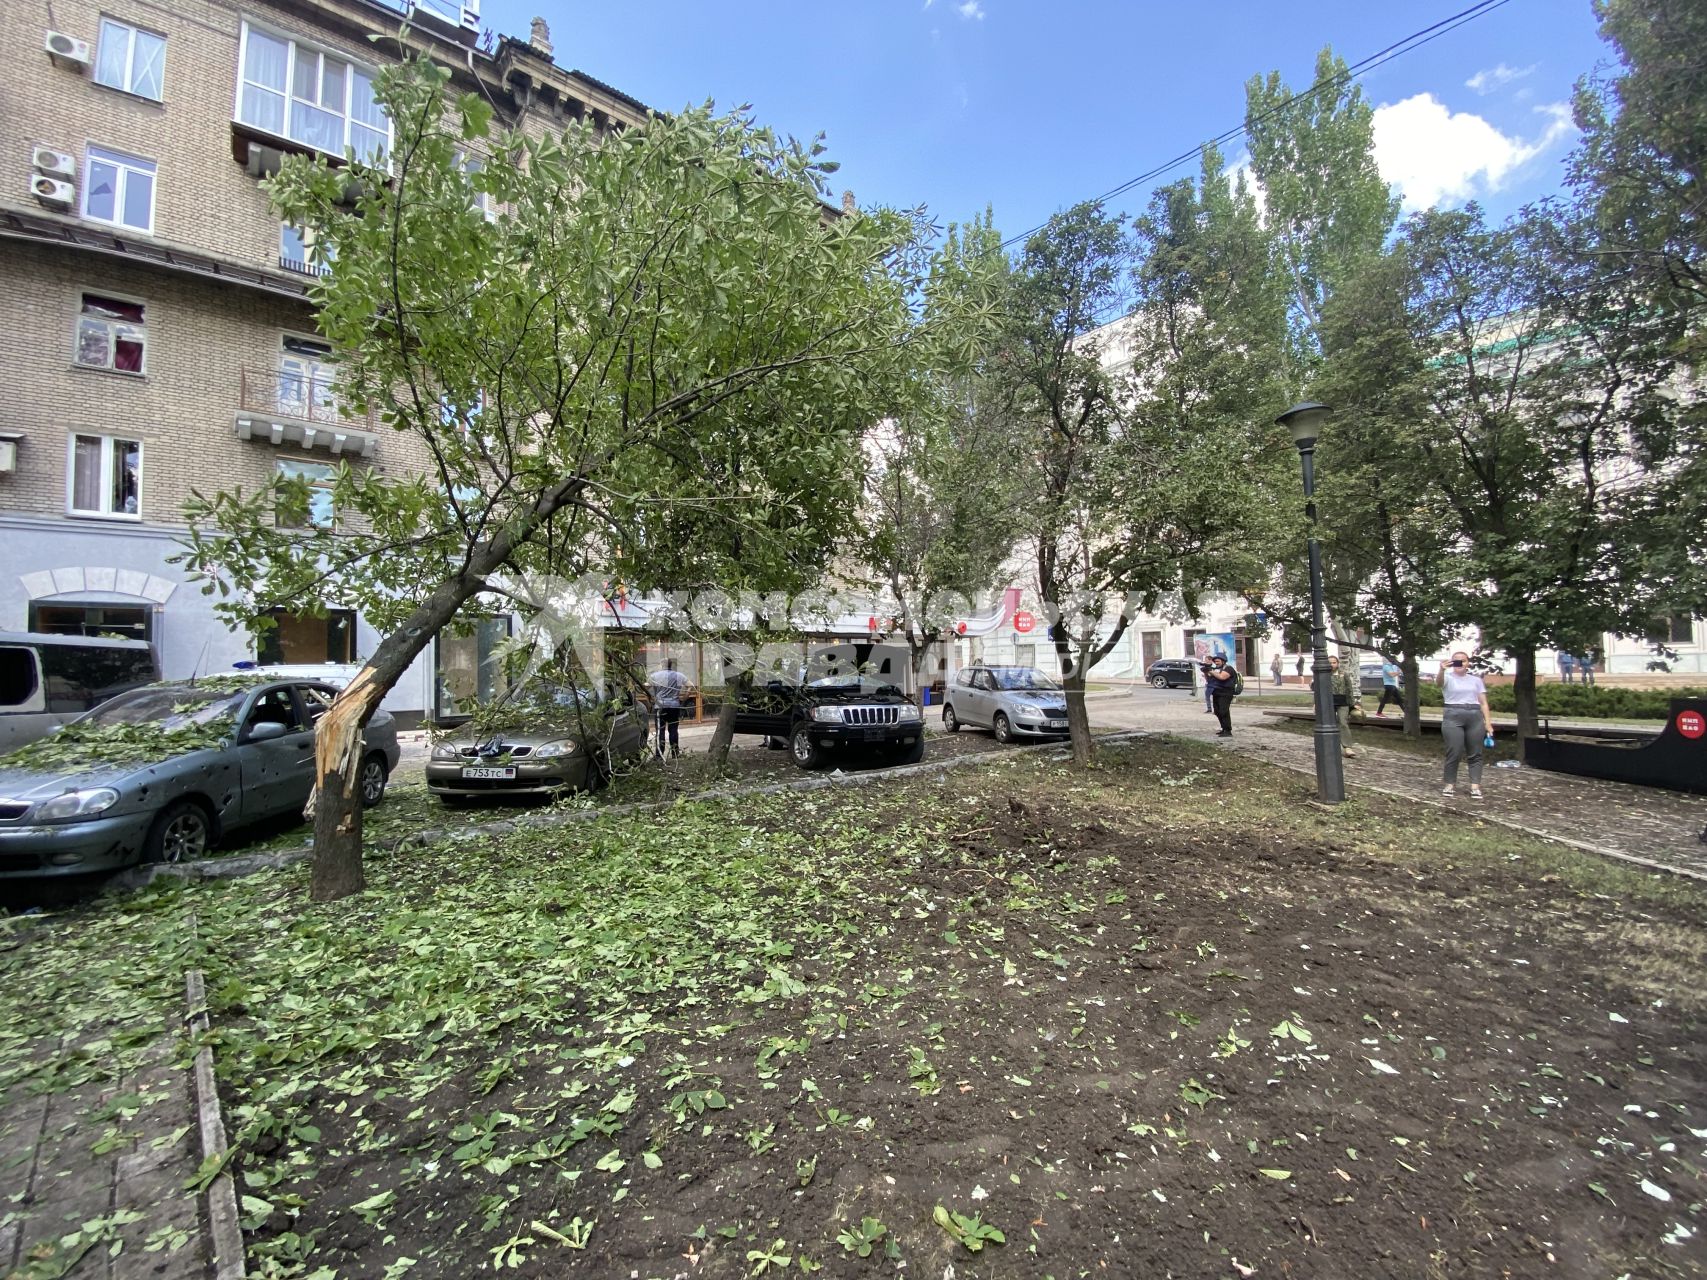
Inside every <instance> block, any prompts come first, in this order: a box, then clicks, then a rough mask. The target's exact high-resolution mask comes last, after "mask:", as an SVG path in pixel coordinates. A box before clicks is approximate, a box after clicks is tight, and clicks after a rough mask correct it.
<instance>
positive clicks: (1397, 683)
mask: <svg viewBox="0 0 1707 1280" xmlns="http://www.w3.org/2000/svg"><path fill="white" fill-rule="evenodd" d="M1403 679H1404V673H1403V672H1402V671H1400V670H1399V664H1398V663H1396V662H1394V661H1393V660H1392V659H1391V658H1389V657H1388V656H1387V655H1386V654H1382V655H1381V702H1380V705H1378V706H1377V707H1376V708H1375V714H1376V716H1377V717H1378V718H1382V719H1385V718H1386V715H1387V703H1388V702H1389V701H1391V702H1392V704H1393V705H1394V706H1395V707H1397V708H1399V713H1400V714H1401V715H1403V714H1404V711H1405V695H1404V685H1403V683H1402V681H1403Z"/></svg>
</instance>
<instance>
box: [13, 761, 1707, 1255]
mask: <svg viewBox="0 0 1707 1280" xmlns="http://www.w3.org/2000/svg"><path fill="white" fill-rule="evenodd" d="M1308 787H1309V784H1308V782H1307V781H1306V780H1305V779H1303V778H1301V777H1299V776H1297V775H1295V774H1291V773H1286V772H1282V771H1279V770H1275V769H1272V768H1270V767H1267V766H1265V765H1262V764H1259V763H1256V762H1253V761H1250V760H1247V759H1243V758H1240V757H1238V756H1236V755H1233V754H1230V753H1222V752H1214V751H1212V750H1210V749H1208V748H1206V747H1203V746H1200V745H1197V744H1193V743H1188V742H1183V741H1179V740H1173V739H1158V740H1154V741H1147V742H1142V743H1138V744H1135V745H1131V746H1127V747H1122V748H1117V749H1105V751H1104V753H1103V758H1102V760H1101V763H1100V764H1099V765H1098V766H1097V767H1095V768H1093V769H1092V770H1090V771H1088V772H1080V771H1073V770H1071V769H1069V768H1067V767H1065V766H1064V765H1062V764H1060V763H1058V762H1052V761H1049V760H1047V759H1044V758H1040V757H1038V756H1036V755H1031V756H1025V757H1016V758H1011V759H1008V760H1003V761H1000V762H997V763H994V764H991V765H988V766H986V767H984V768H981V769H978V770H974V771H962V772H958V773H951V774H946V775H942V776H940V777H936V778H920V779H913V780H909V781H897V782H895V783H893V784H884V785H881V786H875V787H866V788H861V789H860V790H859V792H858V793H857V794H848V793H834V792H830V793H826V792H819V793H811V794H795V795H781V796H767V797H746V798H742V799H739V800H735V801H721V802H694V801H689V802H685V803H683V804H681V805H678V806H675V807H673V808H671V809H670V810H668V811H666V812H664V813H661V814H656V813H655V814H649V815H645V816H644V819H643V820H630V821H627V822H624V821H621V820H618V819H614V818H607V819H601V820H598V821H595V822H591V823H587V824H584V825H583V826H582V827H580V828H577V829H575V830H573V831H570V830H567V829H562V830H555V831H551V832H539V833H529V834H527V835H521V834H516V835H510V836H505V837H503V838H501V839H492V838H490V837H488V836H482V835H481V834H480V833H479V832H477V831H471V832H468V833H466V835H465V836H464V837H461V838H459V839H457V840H454V841H449V842H446V843H445V844H442V845H439V846H436V847H433V848H429V849H423V850H418V851H410V852H408V853H407V854H403V853H399V854H397V855H394V856H391V857H387V858H381V859H377V860H375V862H374V865H373V866H372V868H371V869H370V873H371V882H372V885H373V887H372V888H371V889H370V891H369V892H368V893H367V894H364V895H362V896H361V897H359V898H354V899H349V900H346V901H345V902H342V903H339V904H334V905H333V906H330V907H312V906H310V905H309V904H307V903H306V902H305V901H304V899H303V896H302V873H301V871H300V869H296V870H293V871H291V872H285V873H278V874H272V875H265V876H256V877H252V878H250V879H248V880H244V881H239V882H235V883H231V884H216V885H193V886H186V887H181V888H176V887H175V888H172V889H169V890H167V889H163V890H161V891H159V892H156V893H151V894H149V895H144V896H142V897H140V898H138V899H133V900H131V901H130V903H129V905H128V906H127V908H126V910H125V911H124V913H122V916H121V917H118V918H115V917H114V915H113V914H112V913H108V914H103V913H102V912H101V911H100V910H99V909H96V908H85V909H81V910H79V911H77V912H72V913H68V914H67V915H66V916H64V917H62V918H59V919H55V920H51V921H47V922H42V923H41V924H39V925H38V926H37V930H36V932H35V933H34V934H33V935H32V936H31V938H30V940H29V942H28V944H27V945H26V946H24V947H22V948H21V949H20V951H19V952H18V953H14V954H17V955H20V956H21V957H22V958H23V959H24V960H25V961H26V962H27V963H28V965H29V968H30V972H31V974H32V987H31V999H30V1000H29V1001H28V1003H27V1008H28V1015H27V1017H26V1016H24V1015H22V1014H18V1006H17V997H16V996H15V995H14V996H5V997H4V1000H5V1001H6V1003H5V1006H4V1007H0V1014H18V1017H17V1018H15V1020H14V1022H13V1023H12V1025H13V1026H14V1027H19V1026H23V1027H27V1028H29V1030H28V1031H18V1030H14V1031H13V1032H12V1033H11V1038H10V1039H9V1040H7V1041H6V1042H5V1043H6V1044H7V1046H8V1052H11V1051H12V1049H13V1048H15V1049H17V1050H19V1051H30V1052H33V1053H35V1054H36V1055H37V1056H38V1058H39V1055H40V1054H41V1053H43V1052H48V1050H46V1049H44V1046H45V1045H47V1044H48V1043H49V1041H48V1039H47V1037H48V1036H49V1035H50V1034H52V1033H54V1032H55V1031H56V1029H59V1030H62V1029H63V1024H64V1023H65V1021H66V1020H67V1019H73V1020H75V1019H76V1018H78V1017H79V1016H80V1011H85V1010H91V1009H96V1010H99V1009H122V1011H123V1014H124V1016H123V1017H116V1016H115V1015H113V1014H108V1017H107V1021H108V1022H110V1023H112V1025H111V1026H109V1027H106V1028H105V1032H106V1034H107V1037H108V1043H109V1044H119V1045H124V1044H128V1043H130V1042H131V1041H132V1040H135V1041H136V1042H137V1043H139V1044H145V1043H146V1037H145V1036H143V1035H142V1034H141V1032H142V1031H143V1030H145V1029H146V1027H147V1026H148V1025H149V1023H150V1022H151V1020H152V1019H155V1018H159V1019H162V1020H164V1019H167V1018H170V1017H171V1016H172V1009H171V1006H170V1002H169V1001H168V1002H162V1003H161V1005H160V1008H158V1009H155V1008H154V1007H153V1005H152V1004H150V1003H149V1001H151V1000H152V999H153V997H152V995H150V994H149V992H151V991H152V987H151V986H149V985H148V984H149V983H151V982H152V979H149V978H147V977H146V975H147V974H149V973H151V972H154V971H156V970H159V971H166V970H169V969H170V968H171V967H172V964H173V963H174V962H177V961H179V960H181V959H183V958H185V957H186V956H188V955H193V956H194V958H195V959H196V961H197V963H199V964H200V965H201V966H202V967H204V968H205V969H206V970H207V973H208V982H209V991H210V1000H211V1003H212V1004H213V1006H214V1023H215V1036H216V1039H217V1044H218V1053H219V1059H220V1069H221V1076H222V1081H221V1088H222V1091H223V1093H224V1094H225V1100H226V1105H227V1108H228V1114H229V1115H230V1117H231V1122H232V1125H233V1127H234V1129H235V1131H236V1132H235V1134H234V1139H235V1145H236V1149H237V1152H238V1154H237V1157H236V1160H235V1165H234V1167H235V1170H236V1173H237V1176H238V1182H239V1189H240V1191H241V1192H242V1193H243V1196H244V1199H243V1201H242V1209H243V1213H244V1217H245V1222H246V1226H247V1231H248V1236H247V1241H248V1247H249V1252H250V1274H251V1275H257V1276H262V1277H284V1276H313V1277H317V1278H318V1280H331V1278H332V1277H344V1278H347V1277H357V1276H362V1277H366V1276H372V1277H385V1278H386V1280H402V1278H403V1277H407V1278H408V1280H421V1278H423V1277H447V1278H449V1277H457V1278H459V1280H460V1278H461V1277H467V1276H470V1275H475V1274H484V1273H486V1272H488V1271H498V1272H514V1273H516V1274H518V1275H524V1276H542V1277H543V1276H557V1275H587V1276H596V1277H640V1278H651V1277H658V1278H660V1280H661V1278H664V1277H672V1278H673V1277H698V1276H708V1277H752V1276H780V1275H781V1274H783V1273H784V1272H785V1271H786V1272H788V1273H790V1274H805V1273H808V1272H812V1271H818V1272H821V1273H822V1274H823V1275H826V1276H865V1275H878V1274H883V1275H894V1274H901V1275H912V1276H928V1277H931V1280H938V1277H948V1276H953V1277H956V1278H957V1280H967V1278H968V1277H1008V1276H1013V1277H1053V1278H1054V1280H1066V1278H1067V1277H1090V1276H1143V1277H1149V1276H1157V1277H1163V1276H1181V1277H1185V1276H1193V1277H1195V1276H1229V1277H1249V1276H1253V1275H1254V1276H1258V1277H1285V1276H1293V1277H1359V1278H1361V1277H1372V1276H1392V1277H1416V1276H1441V1277H1449V1276H1466V1277H1468V1276H1513V1277H1531V1276H1533V1277H1582V1278H1583V1280H1588V1278H1589V1277H1594V1278H1596V1280H1599V1278H1602V1277H1619V1276H1630V1277H1632V1278H1635V1277H1644V1278H1645V1277H1666V1276H1692V1275H1700V1274H1702V1273H1703V1270H1704V1265H1703V1259H1704V1250H1703V1248H1702V1241H1703V1236H1702V1235H1701V1232H1702V1230H1703V1228H1704V1227H1707V1223H1703V1221H1702V1217H1703V1215H1702V1201H1703V1200H1704V1199H1707V1177H1704V1176H1703V1169H1704V1168H1707V1048H1704V1047H1703V1041H1702V1036H1701V1021H1702V1017H1703V1013H1704V1010H1707V997H1704V995H1703V992H1704V991H1707V984H1704V983H1703V977H1704V976H1707V927H1704V926H1703V924H1702V920H1703V912H1702V908H1703V906H1707V895H1703V893H1702V892H1701V891H1700V890H1699V888H1698V887H1697V886H1694V885H1691V884H1687V883H1683V882H1680V881H1678V880H1676V879H1675V878H1670V877H1658V876H1654V875H1651V874H1648V873H1645V872H1641V871H1638V870H1635V869H1631V868H1626V867H1622V866H1616V865H1612V864H1609V863H1607V862H1605V861H1603V860H1599V859H1595V858H1592V857H1588V856H1584V855H1581V854H1578V853H1575V852H1573V851H1570V850H1563V849H1560V848H1559V847H1558V846H1554V845H1546V844H1543V843H1540V842H1538V841H1533V840H1527V839H1524V838H1522V837H1514V836H1512V835H1511V834H1510V833H1509V832H1506V831H1503V830H1500V829H1498V828H1494V827H1490V826H1487V825H1484V824H1479V823H1475V822H1473V821H1470V820H1466V819H1464V818H1461V817H1457V816H1452V815H1446V814H1440V813H1437V812H1435V811H1423V810H1418V809H1416V808H1415V807H1414V806H1410V805H1407V804H1403V803H1401V802H1396V801H1392V800H1389V799H1387V798H1384V797H1379V796H1368V795H1364V796H1362V797H1361V798H1358V799H1356V800H1354V802H1353V803H1351V804H1348V805H1345V806H1343V807H1341V808H1340V809H1338V810H1337V811H1334V812H1326V811H1322V810H1319V809H1317V808H1315V807H1313V806H1312V805H1310V804H1309V803H1308V799H1307V797H1308V794H1309V792H1308ZM192 916H193V917H194V918H195V920H196V934H195V939H196V940H195V942H194V943H193V944H192V943H189V942H187V941H186V937H187V936H188V929H187V927H186V926H187V921H188V920H189V918H190V917H192ZM14 985H16V984H14ZM161 986H162V989H166V988H169V986H170V984H169V983H162V984H161ZM120 992H122V993H123V997H124V998H123V999H122V1000H115V993H120ZM107 1052H111V1050H110V1049H109V1050H107ZM98 1062H99V1060H98V1059H96V1060H94V1061H93V1062H91V1061H90V1060H84V1062H83V1064H82V1065H83V1067H84V1068H85V1069H86V1070H88V1069H94V1067H95V1066H96V1065H98ZM862 1249H863V1250H864V1251H865V1252H864V1256H862V1254H861V1250H862ZM803 1259H804V1261H802V1260H803Z"/></svg>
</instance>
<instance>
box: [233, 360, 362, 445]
mask: <svg viewBox="0 0 1707 1280" xmlns="http://www.w3.org/2000/svg"><path fill="white" fill-rule="evenodd" d="M237 403H238V408H240V409H241V410H242V411H243V412H245V413H253V414H261V415H264V416H267V417H278V418H284V419H287V420H289V421H291V422H305V423H309V424H311V425H315V426H327V427H345V428H350V429H354V430H356V431H373V430H375V429H376V422H377V419H376V417H375V414H374V411H373V410H372V409H369V410H368V411H367V412H366V413H347V412H346V411H345V405H344V402H343V401H342V400H341V399H340V398H339V397H338V394H337V392H336V390H335V389H334V388H333V385H332V375H331V374H330V373H329V372H324V371H322V372H318V373H312V374H311V373H306V372H302V373H298V372H294V371H291V370H281V369H244V370H243V371H242V383H241V387H240V389H239V392H238V399H237Z"/></svg>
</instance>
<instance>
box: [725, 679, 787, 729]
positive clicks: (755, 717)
mask: <svg viewBox="0 0 1707 1280" xmlns="http://www.w3.org/2000/svg"><path fill="white" fill-rule="evenodd" d="M799 696H800V691H799V688H798V687H797V686H795V685H791V684H789V683H787V682H786V681H784V680H783V679H781V678H780V677H776V676H773V677H771V678H770V679H768V680H766V681H764V682H763V683H762V684H761V683H760V682H759V681H757V680H755V681H754V682H753V683H752V684H750V685H748V686H747V688H746V689H744V690H743V691H742V693H741V700H740V702H739V704H737V706H736V709H735V732H736V733H763V734H770V735H774V736H776V737H779V738H786V737H787V736H788V734H789V730H790V728H791V727H792V726H791V723H790V721H791V719H792V717H793V714H794V704H795V703H796V702H797V701H798V700H799Z"/></svg>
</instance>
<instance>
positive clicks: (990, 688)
mask: <svg viewBox="0 0 1707 1280" xmlns="http://www.w3.org/2000/svg"><path fill="white" fill-rule="evenodd" d="M962 725H974V726H979V727H988V728H989V730H990V731H991V732H992V733H994V734H995V735H996V741H997V742H1012V741H1013V740H1014V739H1015V738H1059V737H1063V736H1065V734H1066V732H1067V695H1066V692H1065V691H1064V690H1063V689H1062V688H1061V684H1060V681H1058V680H1054V679H1052V678H1051V677H1049V676H1046V675H1044V674H1043V672H1041V671H1039V670H1038V669H1037V668H1036V667H1006V666H972V667H966V668H963V669H962V670H961V672H960V674H959V675H957V676H956V677H955V678H954V683H952V684H951V685H949V686H948V693H947V695H946V697H945V699H944V701H943V707H942V727H943V728H944V729H946V730H947V731H948V732H949V733H957V732H959V730H960V728H961V726H962Z"/></svg>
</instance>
